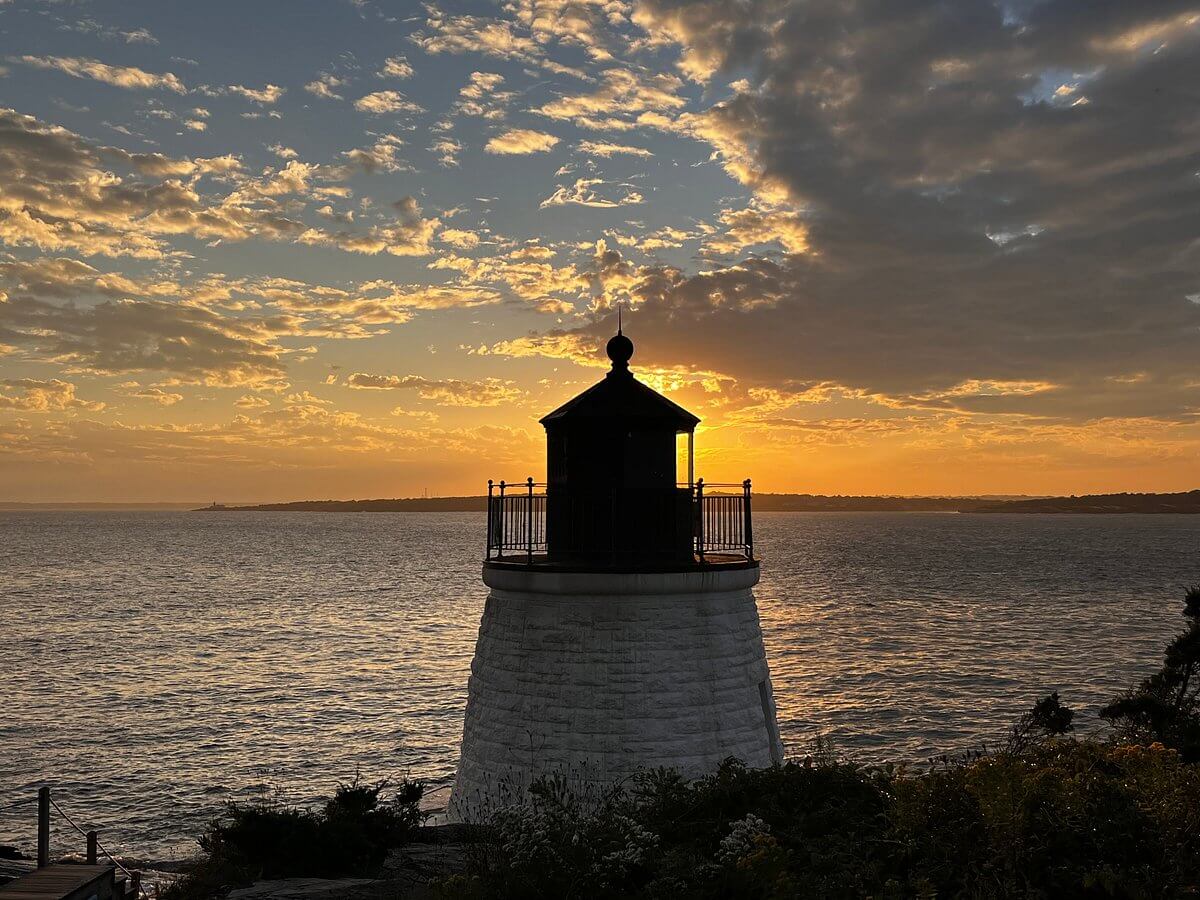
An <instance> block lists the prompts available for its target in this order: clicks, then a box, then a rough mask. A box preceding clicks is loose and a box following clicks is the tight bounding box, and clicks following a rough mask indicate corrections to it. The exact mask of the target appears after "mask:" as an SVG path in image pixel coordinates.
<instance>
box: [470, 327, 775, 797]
mask: <svg viewBox="0 0 1200 900" xmlns="http://www.w3.org/2000/svg"><path fill="white" fill-rule="evenodd" d="M606 351H607V354H608V357H609V359H610V360H611V363H612V368H611V371H609V372H608V373H607V374H606V376H605V377H604V378H603V379H602V380H601V381H600V382H598V383H597V384H595V385H593V386H592V387H590V388H588V389H587V390H586V391H584V392H583V393H581V394H579V395H578V396H577V397H575V398H574V399H572V400H570V401H568V402H567V403H565V404H564V405H563V406H561V407H559V408H558V409H556V410H554V411H553V412H551V413H549V414H548V415H546V416H545V417H544V418H543V419H542V420H541V424H542V425H543V426H544V427H545V429H546V482H545V483H544V484H539V483H536V482H534V480H533V479H532V478H529V479H526V480H525V481H518V482H507V481H489V482H488V505H487V540H486V545H487V549H486V555H485V559H484V562H483V581H484V584H486V585H487V587H488V588H489V592H488V596H487V601H486V604H485V606H484V610H483V616H482V620H481V622H480V626H479V637H478V641H477V643H476V646H475V658H474V661H473V662H472V664H471V676H470V680H469V682H468V692H467V693H468V698H467V711H466V721H465V723H464V727H463V739H462V749H461V756H460V760H459V765H458V772H457V776H456V779H455V784H454V788H453V791H452V794H451V800H450V812H451V815H452V817H454V818H458V819H465V820H470V819H473V818H479V817H481V816H483V815H485V814H486V812H487V811H488V810H490V809H493V808H495V807H496V806H498V805H502V804H504V803H506V802H509V801H511V800H514V799H517V798H519V797H520V795H521V794H522V793H523V791H524V790H525V788H527V787H528V786H529V784H530V783H531V782H532V781H533V780H534V779H535V778H537V777H539V776H542V775H551V774H557V775H562V776H564V777H566V778H567V779H568V781H569V782H571V783H574V784H575V785H576V786H577V787H580V788H600V789H604V788H607V787H610V786H613V785H616V784H618V783H620V782H622V781H623V780H625V779H626V778H628V776H630V775H631V774H633V773H634V772H636V771H637V770H639V769H642V768H654V767H659V766H666V767H671V768H674V769H677V770H678V771H679V772H681V773H682V774H683V775H685V776H688V777H697V776H700V775H704V774H707V773H709V772H712V771H713V770H715V769H716V768H717V766H718V765H720V763H721V762H722V761H723V760H725V759H727V758H729V757H737V758H738V759H740V760H742V761H743V762H745V763H746V764H747V765H750V766H754V767H766V766H769V765H772V764H779V763H781V762H782V759H783V747H782V744H781V742H780V739H779V729H778V726H777V724H776V718H775V700H774V696H773V694H772V691H771V678H770V673H769V671H768V667H767V659H766V652H765V650H764V647H763V640H762V631H761V628H760V625H759V618H758V609H757V606H756V604H755V600H754V594H753V591H752V589H753V587H754V585H755V584H757V583H758V577H759V562H758V559H757V558H756V557H755V554H754V538H753V523H752V520H751V502H750V481H749V479H747V480H746V481H744V482H742V483H740V484H734V485H715V484H707V483H705V482H704V480H703V479H702V478H700V479H693V473H694V472H695V468H694V446H695V443H694V435H695V429H696V426H697V425H698V424H699V421H700V420H699V419H698V418H697V417H696V416H694V415H693V414H692V413H690V412H688V411H687V410H686V409H684V408H683V407H681V406H679V405H678V404H676V403H673V402H672V401H671V400H668V399H667V398H666V397H664V396H662V395H661V394H659V393H658V392H656V391H654V390H653V389H652V388H650V387H648V386H647V385H645V384H643V383H642V382H640V381H638V380H637V378H636V377H634V375H633V373H632V372H631V371H630V368H629V362H630V360H631V359H632V357H633V352H634V347H633V342H632V341H630V339H629V338H628V337H627V336H625V335H624V334H623V333H621V330H620V328H619V327H618V331H617V334H616V335H615V336H614V337H613V338H611V339H610V340H609V341H608V345H607V348H606ZM685 460H686V463H684V461H685ZM684 464H686V471H680V470H682V469H683V468H684Z"/></svg>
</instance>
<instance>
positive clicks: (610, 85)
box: [534, 67, 687, 131]
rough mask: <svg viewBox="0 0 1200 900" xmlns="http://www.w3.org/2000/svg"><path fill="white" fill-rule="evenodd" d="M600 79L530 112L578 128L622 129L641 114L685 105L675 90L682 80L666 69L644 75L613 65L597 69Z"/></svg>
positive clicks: (657, 112) (660, 111)
mask: <svg viewBox="0 0 1200 900" xmlns="http://www.w3.org/2000/svg"><path fill="white" fill-rule="evenodd" d="M601 81H602V86H601V87H600V88H599V89H598V90H596V91H592V92H590V93H584V94H568V95H566V96H563V97H560V98H558V99H557V100H551V101H550V102H548V103H544V104H543V105H541V106H539V107H537V108H536V109H535V110H534V112H537V113H540V114H541V115H543V116H546V117H547V118H550V119H557V120H560V121H566V122H573V123H574V124H575V125H577V126H579V127H580V128H590V129H596V130H617V131H624V130H628V129H630V128H633V127H634V126H635V125H637V124H638V123H639V122H640V121H641V117H642V116H645V115H647V114H657V115H659V116H662V115H663V114H665V113H670V112H672V111H674V110H678V109H680V108H682V107H684V106H686V105H687V100H686V99H684V98H683V97H681V96H680V95H679V93H678V92H679V90H680V88H682V87H683V82H682V81H681V80H680V79H679V78H677V77H676V76H674V75H671V74H670V73H665V72H664V73H658V74H654V75H646V74H642V73H639V72H635V71H633V70H631V69H625V68H618V67H614V68H610V69H605V70H604V71H603V72H602V73H601Z"/></svg>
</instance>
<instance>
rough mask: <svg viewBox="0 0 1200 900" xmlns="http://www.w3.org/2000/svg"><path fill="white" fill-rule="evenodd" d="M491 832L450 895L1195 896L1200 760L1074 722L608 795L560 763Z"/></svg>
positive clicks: (644, 779) (643, 782)
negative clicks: (924, 756)
mask: <svg viewBox="0 0 1200 900" xmlns="http://www.w3.org/2000/svg"><path fill="white" fill-rule="evenodd" d="M488 834H489V837H488V841H487V843H486V844H485V845H484V847H483V849H482V852H480V853H478V854H476V856H475V858H474V864H473V871H472V872H471V873H470V874H469V875H468V876H465V877H454V878H451V879H447V881H446V882H444V884H443V891H444V894H445V896H447V897H451V896H456V897H461V896H463V895H464V894H465V895H467V896H475V897H485V898H490V897H495V898H523V897H530V898H532V897H551V896H553V897H645V898H659V897H661V898H667V897H696V898H718V897H916V896H921V897H925V896H929V897H933V896H939V897H960V896H965V897H996V898H1000V897H1028V896H1035V897H1168V896H1188V895H1195V894H1196V892H1197V885H1200V770H1198V769H1197V768H1196V767H1195V766H1191V765H1188V764H1185V763H1183V762H1182V760H1181V759H1180V757H1179V755H1178V753H1176V752H1175V751H1173V750H1169V749H1166V748H1163V747H1161V746H1155V747H1137V746H1106V745H1101V744H1096V743H1086V742H1075V741H1069V740H1049V741H1044V742H1040V743H1038V744H1036V745H1035V746H1033V747H1031V748H1030V749H1028V750H1025V751H1022V752H1020V753H1013V752H1002V753H998V754H995V755H992V756H986V757H982V758H979V759H976V760H974V761H971V762H964V763H958V764H949V765H942V766H939V767H937V768H936V769H934V770H933V771H930V772H928V773H925V774H919V775H910V774H906V773H905V772H903V771H902V770H897V769H894V768H890V767H883V768H863V767H858V766H854V765H849V764H845V763H837V762H832V761H825V762H819V763H816V764H811V763H810V764H797V763H789V764H787V765H784V766H781V767H776V768H772V769H766V770H748V769H746V768H745V767H743V766H742V765H741V764H739V763H737V762H736V761H730V762H727V763H726V764H725V765H724V766H722V767H721V769H720V771H718V772H717V773H716V774H715V775H713V776H711V777H708V778H704V779H701V780H699V781H696V782H692V783H686V782H684V781H682V780H681V779H680V778H679V777H678V776H676V775H675V774H673V773H671V772H666V771H657V772H650V773H646V774H644V775H643V776H640V777H639V778H638V779H636V781H635V782H634V783H633V784H632V785H631V786H630V788H629V789H628V790H626V791H622V792H619V793H614V794H612V795H610V796H609V797H606V798H604V799H603V800H602V801H601V803H600V804H599V805H598V806H597V805H592V804H589V803H584V802H581V801H580V800H579V799H578V798H576V797H574V796H573V795H572V794H571V792H570V791H568V790H566V789H565V787H564V786H563V784H562V783H561V782H559V781H556V780H553V779H550V780H545V781H543V782H540V783H539V784H537V785H535V787H534V789H533V790H532V791H531V792H530V794H529V797H528V799H527V801H526V802H525V803H523V804H522V805H520V806H517V807H512V808H509V809H507V810H504V811H501V812H500V813H498V814H497V815H496V816H495V817H494V819H493V821H492V822H491V824H490V830H489V832H488Z"/></svg>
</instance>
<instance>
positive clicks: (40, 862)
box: [37, 785, 50, 869]
mask: <svg viewBox="0 0 1200 900" xmlns="http://www.w3.org/2000/svg"><path fill="white" fill-rule="evenodd" d="M48 865H50V786H49V785H42V786H41V787H40V788H38V832H37V867H38V868H39V869H44V868H46V866H48Z"/></svg>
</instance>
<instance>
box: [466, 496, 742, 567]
mask: <svg viewBox="0 0 1200 900" xmlns="http://www.w3.org/2000/svg"><path fill="white" fill-rule="evenodd" d="M551 500H552V498H551V497H550V496H549V495H548V491H547V486H546V485H545V484H544V483H541V482H536V481H534V480H533V478H527V479H526V480H525V481H523V482H511V483H510V482H507V481H500V482H495V481H492V480H489V481H488V503H487V556H486V558H487V559H489V560H492V559H500V558H503V559H505V560H506V561H514V562H515V561H519V557H521V556H524V557H525V561H526V562H527V563H532V562H533V557H534V555H535V554H545V553H547V551H548V550H549V545H550V543H551V540H550V539H549V537H548V528H547V511H548V506H549V504H550V502H551ZM553 500H554V502H555V503H556V504H558V505H557V506H556V509H558V510H559V512H558V513H556V515H558V516H560V517H562V518H563V519H570V520H571V522H569V523H568V533H569V535H570V536H571V537H572V538H574V539H575V540H574V541H573V542H572V541H568V543H575V544H578V545H584V546H590V545H592V544H593V543H594V541H591V540H589V539H588V538H589V536H590V535H589V525H598V526H599V528H598V529H597V531H598V532H599V534H600V535H603V534H607V535H608V536H609V538H610V540H611V539H612V537H613V536H614V535H616V534H618V533H619V531H620V529H623V528H636V527H637V526H638V524H639V523H641V522H643V521H644V520H645V519H647V518H649V519H651V520H653V521H659V522H663V523H671V524H673V523H672V519H671V513H670V511H669V507H672V506H677V505H678V504H682V506H680V507H679V508H680V510H681V515H682V517H683V522H682V524H680V525H679V526H678V529H676V530H675V531H674V533H673V534H672V535H668V536H667V540H663V541H659V542H657V546H659V547H666V546H671V545H672V542H673V540H674V538H675V537H678V538H680V539H681V541H682V546H683V548H684V552H685V553H686V551H687V548H688V547H689V546H690V548H691V554H692V555H693V556H694V557H695V559H696V560H697V561H699V562H701V563H703V562H705V557H706V555H710V556H711V555H722V556H729V555H734V556H740V557H742V558H744V559H747V560H752V559H754V529H753V520H752V518H751V504H750V479H749V478H747V479H746V480H745V481H743V482H742V483H741V484H707V483H705V481H704V479H703V478H701V479H699V480H697V481H696V483H695V484H693V485H687V484H685V485H679V486H677V487H676V488H675V489H674V490H671V489H666V490H661V491H636V490H635V491H631V492H623V493H619V494H615V495H603V494H601V495H592V494H570V493H566V494H563V495H558V494H556V495H555V497H554V498H553ZM664 513H665V514H664ZM600 520H604V521H600ZM671 524H668V525H667V527H671ZM555 534H558V535H560V537H559V538H558V539H557V540H559V543H558V544H556V547H557V548H558V549H560V550H561V549H563V544H562V537H561V536H562V534H563V532H562V531H556V532H555ZM570 549H577V548H575V547H569V548H568V550H570ZM591 549H594V550H599V551H603V549H604V548H602V547H591ZM557 552H558V551H557V550H556V553H557ZM638 552H639V551H638V550H629V549H625V550H621V551H618V550H617V549H616V547H615V545H614V547H613V549H612V554H613V555H614V556H616V555H622V554H623V555H627V556H628V555H637V554H638Z"/></svg>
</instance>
